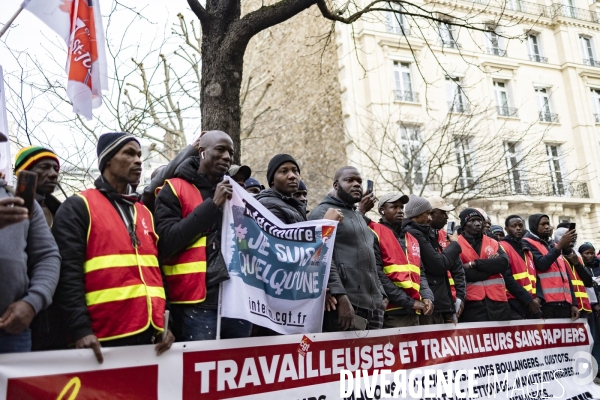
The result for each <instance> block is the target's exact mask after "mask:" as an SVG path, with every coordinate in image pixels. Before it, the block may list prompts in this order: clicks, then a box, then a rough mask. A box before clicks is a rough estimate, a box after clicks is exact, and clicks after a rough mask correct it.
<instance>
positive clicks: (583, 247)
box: [577, 242, 596, 254]
mask: <svg viewBox="0 0 600 400" xmlns="http://www.w3.org/2000/svg"><path fill="white" fill-rule="evenodd" d="M589 249H592V250H594V253H595V252H596V249H595V248H594V246H593V245H592V244H591V243H590V242H585V243H584V244H582V245H581V246H579V249H578V250H577V251H578V252H579V254H581V253H583V252H584V251H586V250H589Z"/></svg>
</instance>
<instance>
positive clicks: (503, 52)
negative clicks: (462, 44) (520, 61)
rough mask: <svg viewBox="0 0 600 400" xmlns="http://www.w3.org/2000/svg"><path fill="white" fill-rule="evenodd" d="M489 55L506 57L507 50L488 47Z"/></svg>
mask: <svg viewBox="0 0 600 400" xmlns="http://www.w3.org/2000/svg"><path fill="white" fill-rule="evenodd" d="M487 53H488V54H492V55H495V56H500V57H506V50H502V49H501V48H500V47H488V48H487Z"/></svg>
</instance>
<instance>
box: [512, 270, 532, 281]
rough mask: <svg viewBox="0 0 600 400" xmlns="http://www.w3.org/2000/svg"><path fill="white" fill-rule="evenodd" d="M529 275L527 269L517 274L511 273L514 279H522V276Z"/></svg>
mask: <svg viewBox="0 0 600 400" xmlns="http://www.w3.org/2000/svg"><path fill="white" fill-rule="evenodd" d="M529 276H530V275H529V272H527V271H525V272H520V273H518V274H513V278H515V280H516V279H523V278H527V277H529Z"/></svg>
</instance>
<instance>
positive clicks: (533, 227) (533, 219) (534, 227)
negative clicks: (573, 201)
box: [529, 214, 550, 238]
mask: <svg viewBox="0 0 600 400" xmlns="http://www.w3.org/2000/svg"><path fill="white" fill-rule="evenodd" d="M543 217H546V218H548V219H550V217H548V216H547V215H546V214H531V215H530V216H529V231H530V232H531V233H533V234H534V235H535V236H537V237H538V238H539V237H540V234H539V233H538V224H539V223H540V219H542V218H543Z"/></svg>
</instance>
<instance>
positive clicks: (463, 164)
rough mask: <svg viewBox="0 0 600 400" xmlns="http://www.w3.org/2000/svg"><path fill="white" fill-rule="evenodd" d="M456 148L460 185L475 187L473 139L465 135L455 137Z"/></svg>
mask: <svg viewBox="0 0 600 400" xmlns="http://www.w3.org/2000/svg"><path fill="white" fill-rule="evenodd" d="M454 147H455V148H456V166H457V167H458V186H459V187H460V188H461V189H473V185H475V163H474V161H473V151H472V149H471V139H470V138H469V137H465V136H455V137H454Z"/></svg>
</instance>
